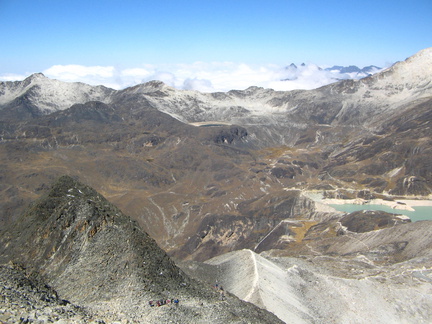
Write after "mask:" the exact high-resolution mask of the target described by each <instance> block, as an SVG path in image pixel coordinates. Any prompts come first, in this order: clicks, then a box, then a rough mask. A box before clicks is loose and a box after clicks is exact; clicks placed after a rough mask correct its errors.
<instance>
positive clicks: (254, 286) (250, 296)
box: [243, 250, 259, 302]
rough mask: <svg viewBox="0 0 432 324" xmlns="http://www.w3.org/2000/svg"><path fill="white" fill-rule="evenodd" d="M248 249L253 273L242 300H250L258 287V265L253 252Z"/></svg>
mask: <svg viewBox="0 0 432 324" xmlns="http://www.w3.org/2000/svg"><path fill="white" fill-rule="evenodd" d="M248 251H249V255H250V258H251V260H252V265H253V267H254V274H253V280H252V286H251V288H250V291H249V293H248V294H247V295H246V296H245V297H244V298H243V300H245V301H248V302H250V301H251V298H252V296H253V294H254V292H255V290H256V289H257V288H258V281H259V274H258V265H257V260H256V257H255V253H254V252H252V251H251V250H248Z"/></svg>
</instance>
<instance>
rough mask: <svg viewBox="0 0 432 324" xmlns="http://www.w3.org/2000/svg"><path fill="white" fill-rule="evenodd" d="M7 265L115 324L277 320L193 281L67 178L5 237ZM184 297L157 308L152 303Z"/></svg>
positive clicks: (142, 235)
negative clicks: (117, 323) (123, 323)
mask: <svg viewBox="0 0 432 324" xmlns="http://www.w3.org/2000/svg"><path fill="white" fill-rule="evenodd" d="M0 240H1V251H0V261H1V263H2V264H5V263H8V262H9V263H11V262H12V263H15V264H19V265H20V266H21V268H23V269H25V271H26V273H27V274H28V275H30V274H32V275H33V276H35V277H38V278H40V280H43V281H45V282H47V283H48V284H49V285H50V286H52V288H54V289H55V290H56V291H57V293H58V294H59V296H60V298H62V299H67V300H69V301H70V302H72V303H74V304H76V305H80V306H85V307H88V308H89V309H90V310H91V311H92V312H94V313H96V314H98V315H97V316H98V317H102V318H104V319H105V321H106V320H108V321H110V322H112V321H116V320H117V321H119V320H124V321H126V320H129V321H134V322H141V323H142V322H148V323H160V322H168V321H175V322H182V323H208V322H209V321H211V322H213V323H227V322H233V323H245V322H249V323H277V322H278V320H277V318H275V317H274V316H273V315H271V314H269V313H267V312H265V311H262V310H260V309H258V308H256V307H254V306H253V305H251V304H248V303H244V302H241V301H240V300H238V299H237V298H235V297H232V296H226V297H225V299H224V300H220V295H219V293H218V292H215V291H213V290H212V289H211V288H210V287H209V286H207V285H203V284H201V283H199V282H196V281H195V280H192V279H190V278H189V277H188V276H187V275H185V274H184V273H183V272H182V271H181V270H180V269H179V268H177V266H176V265H175V264H174V263H173V262H172V261H171V259H170V258H169V257H168V255H167V254H166V253H165V252H164V251H163V250H161V249H160V248H159V247H158V246H157V244H156V242H155V241H154V240H153V239H151V238H150V237H149V235H147V234H146V233H145V232H143V231H142V230H141V229H140V228H139V227H138V225H137V224H136V223H135V222H133V221H132V220H131V219H130V218H129V217H127V216H125V215H123V214H122V212H121V211H120V210H119V209H117V208H116V207H115V206H113V205H112V204H110V203H109V202H108V201H107V200H105V199H104V198H103V197H102V196H101V195H99V194H98V193H97V192H95V191H94V190H93V189H92V188H90V187H87V186H85V185H82V184H80V183H78V182H76V181H74V180H73V179H72V178H70V177H67V176H64V177H61V178H60V179H59V180H58V181H57V182H56V183H55V185H54V186H53V188H52V189H51V191H50V192H49V193H48V194H47V195H46V196H45V197H43V198H42V199H40V200H39V201H38V202H36V203H35V204H34V205H33V206H32V207H31V208H30V209H29V210H28V212H27V213H25V214H24V215H23V217H21V218H20V219H19V220H18V221H17V222H16V223H15V224H14V225H13V226H11V227H10V228H8V229H7V230H6V231H3V232H2V233H1V237H0ZM160 299H163V300H167V299H170V300H171V299H179V300H180V304H179V305H178V306H175V305H174V304H173V305H171V304H170V305H164V306H161V307H150V306H149V301H150V300H154V301H156V300H160Z"/></svg>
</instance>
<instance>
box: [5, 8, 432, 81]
mask: <svg viewBox="0 0 432 324" xmlns="http://www.w3.org/2000/svg"><path fill="white" fill-rule="evenodd" d="M0 33H1V43H0V49H1V51H0V57H1V60H0V77H1V76H3V79H5V76H10V77H11V78H13V76H15V77H16V78H19V77H20V76H25V75H28V74H30V73H33V72H40V71H42V72H44V71H50V68H51V67H59V66H63V67H66V66H70V67H71V69H74V68H75V69H77V68H78V67H81V68H85V67H87V68H91V67H93V70H92V71H96V70H95V69H94V67H101V68H102V67H104V68H111V70H110V71H111V73H112V77H111V79H110V82H111V83H115V80H114V79H115V77H116V76H117V77H120V75H121V73H122V71H124V70H128V71H129V72H130V74H131V73H132V72H131V71H133V69H141V72H142V73H141V74H140V73H138V74H137V78H136V79H137V80H138V79H139V77H141V76H145V72H144V71H143V70H146V71H147V72H148V73H153V75H154V74H155V73H172V74H173V77H174V78H176V77H177V78H181V77H179V76H178V75H180V74H181V73H180V74H179V70H182V69H183V70H184V69H188V68H190V69H192V70H193V69H194V68H196V66H195V67H193V66H194V64H195V65H196V64H197V62H200V63H199V64H201V69H202V70H206V71H208V74H210V73H212V72H214V73H216V72H217V71H220V69H222V67H224V69H225V71H227V70H230V69H232V68H233V66H236V67H238V66H239V65H241V64H243V65H246V66H247V67H249V68H251V69H252V70H256V69H259V67H265V68H268V66H270V65H276V66H283V65H288V64H290V63H292V62H294V63H296V64H300V63H302V62H306V63H315V64H318V65H320V66H323V65H326V66H328V65H334V64H338V65H350V64H354V65H358V66H360V67H362V66H365V65H371V64H373V65H379V66H384V65H386V64H389V63H392V62H395V61H398V60H404V59H405V58H407V57H408V56H411V55H413V54H415V53H416V52H418V51H419V50H421V49H424V48H426V47H430V46H432V36H431V35H432V1H431V0H423V1H418V0H412V1H397V0H393V1H387V0H384V1H379V0H378V1H377V0H375V1H368V0H363V1H361V0H359V1H357V0H352V1H349V0H347V1H315V0H313V1H308V0H304V1H281V0H274V1H272V0H267V1H242V0H237V1H236V0H231V1H225V0H219V1H212V0H208V1H205V0H201V1H195V0H192V1H181V0H178V1H173V0H172V1H167V0H159V1H154V0H152V1H128V0H122V1H120V0H118V1H113V0H111V1H110V0H105V1H89V0H87V1H81V0H75V1H59V0H57V1H54V0H53V1H44V0H38V1H34V0H33V1H26V0H21V1H17V0H0ZM204 63H205V64H208V65H209V66H210V65H211V67H210V68H209V67H204V65H203V64H204ZM224 64H225V65H224ZM230 64H231V65H230ZM227 65H229V66H231V68H226V66H227ZM191 66H192V67H191ZM218 68H219V70H218ZM65 69H66V68H64V69H63V70H65ZM170 69H171V70H170ZM57 71H58V69H57ZM106 71H108V70H106ZM106 71H105V72H106ZM183 72H184V71H183ZM83 73H84V72H82V73H81V74H83ZM107 73H108V72H107ZM72 74H73V73H72ZM72 74H70V75H69V76H70V79H71V81H75V80H74V79H73V78H72ZM78 74H79V73H78ZM84 74H85V73H84ZM96 74H97V73H96ZM102 74H103V73H102ZM208 74H206V75H208ZM59 75H60V74H58V75H57V77H59ZM184 75H186V74H184ZM102 76H103V75H102ZM189 78H192V79H194V78H195V79H198V78H199V77H198V76H194V75H193V73H192V74H191V73H190V74H189ZM60 79H61V77H60ZM102 79H103V77H101V79H100V82H102ZM145 79H146V78H145V77H144V78H143V80H145ZM201 79H202V78H201ZM201 79H200V80H201ZM202 80H204V79H202ZM206 80H210V81H211V80H212V79H211V78H207V79H206ZM83 81H88V80H87V79H85V78H83ZM93 81H94V82H98V79H97V78H96V79H95V80H93ZM128 82H129V83H130V82H132V81H130V80H129V81H128ZM134 82H135V81H134ZM126 83H127V82H126ZM126 83H125V82H123V83H118V85H117V87H119V86H125V85H127V84H126Z"/></svg>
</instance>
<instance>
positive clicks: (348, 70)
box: [281, 63, 383, 83]
mask: <svg viewBox="0 0 432 324" xmlns="http://www.w3.org/2000/svg"><path fill="white" fill-rule="evenodd" d="M382 70H383V68H380V67H378V66H375V65H370V66H365V67H363V68H362V69H360V68H359V67H357V66H355V65H350V66H340V65H334V66H333V67H329V68H321V67H319V66H317V65H315V64H305V63H302V64H300V65H299V66H297V65H296V64H294V63H291V64H290V65H288V66H287V67H286V68H285V74H288V76H287V77H285V78H283V79H282V80H281V81H293V80H297V79H298V78H299V77H305V75H306V76H307V75H309V74H310V73H311V72H313V73H317V72H316V71H318V73H317V74H322V75H325V76H327V77H328V78H330V79H334V81H337V80H345V79H355V80H358V79H361V78H365V77H368V76H371V75H372V74H375V73H378V72H380V71H382ZM329 83H330V82H329Z"/></svg>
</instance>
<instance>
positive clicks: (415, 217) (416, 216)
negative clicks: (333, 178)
mask: <svg viewBox="0 0 432 324" xmlns="http://www.w3.org/2000/svg"><path fill="white" fill-rule="evenodd" d="M329 206H332V207H333V208H334V209H336V210H339V211H343V212H347V213H352V212H354V211H357V210H383V211H385V212H387V213H392V214H402V215H406V216H408V217H409V218H411V220H412V221H413V222H416V221H420V220H432V206H414V207H413V208H414V209H415V211H409V210H402V209H393V208H391V207H389V206H384V205H368V204H366V205H355V204H344V205H334V204H332V205H329Z"/></svg>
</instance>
